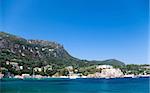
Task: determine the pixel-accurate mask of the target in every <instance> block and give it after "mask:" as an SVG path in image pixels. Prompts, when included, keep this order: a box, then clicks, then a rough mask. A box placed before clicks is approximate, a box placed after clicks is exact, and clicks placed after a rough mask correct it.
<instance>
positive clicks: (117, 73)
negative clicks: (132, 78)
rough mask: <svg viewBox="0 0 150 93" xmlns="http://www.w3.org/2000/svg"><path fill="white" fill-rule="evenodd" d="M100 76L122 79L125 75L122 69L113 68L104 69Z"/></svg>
mask: <svg viewBox="0 0 150 93" xmlns="http://www.w3.org/2000/svg"><path fill="white" fill-rule="evenodd" d="M100 76H101V77H110V78H113V77H122V76H123V73H122V71H121V70H120V69H115V68H112V69H103V70H102V71H101V73H100Z"/></svg>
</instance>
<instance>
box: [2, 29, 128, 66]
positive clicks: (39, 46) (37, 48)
mask: <svg viewBox="0 0 150 93" xmlns="http://www.w3.org/2000/svg"><path fill="white" fill-rule="evenodd" d="M6 61H10V62H17V63H19V64H24V65H28V66H32V67H36V66H38V67H39V66H45V65H48V64H49V65H53V66H55V67H57V68H64V67H66V66H70V65H72V66H74V67H76V68H78V67H86V66H91V65H97V64H108V65H114V66H122V65H125V64H124V63H123V62H121V61H118V60H115V59H110V60H105V61H87V60H80V59H78V58H75V57H72V56H71V55H70V54H69V53H68V52H67V51H66V50H65V49H64V47H63V45H61V44H58V43H57V42H50V41H45V40H27V39H24V38H22V37H18V36H15V35H11V34H8V33H5V32H0V62H1V64H3V63H4V62H6Z"/></svg>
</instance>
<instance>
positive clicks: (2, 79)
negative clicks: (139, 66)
mask: <svg viewBox="0 0 150 93" xmlns="http://www.w3.org/2000/svg"><path fill="white" fill-rule="evenodd" d="M127 78H133V79H134V78H150V76H138V77H114V78H112V77H111V78H107V77H106V78H93V77H86V78H82V77H79V78H62V77H47V78H0V80H1V81H7V80H49V79H70V80H74V79H106V80H107V79H127Z"/></svg>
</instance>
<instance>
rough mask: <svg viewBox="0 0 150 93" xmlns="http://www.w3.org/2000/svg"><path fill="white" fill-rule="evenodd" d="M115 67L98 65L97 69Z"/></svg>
mask: <svg viewBox="0 0 150 93" xmlns="http://www.w3.org/2000/svg"><path fill="white" fill-rule="evenodd" d="M112 68H113V66H111V65H98V66H96V69H112Z"/></svg>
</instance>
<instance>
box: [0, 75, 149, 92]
mask: <svg viewBox="0 0 150 93" xmlns="http://www.w3.org/2000/svg"><path fill="white" fill-rule="evenodd" d="M149 80H150V78H149V77H144V78H112V79H102V78H100V79H98V78H79V79H67V78H66V79H65V78H48V79H24V80H19V79H18V80H16V79H11V80H1V81H0V93H150V90H149V88H150V86H149V83H150V82H149Z"/></svg>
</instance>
